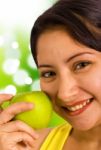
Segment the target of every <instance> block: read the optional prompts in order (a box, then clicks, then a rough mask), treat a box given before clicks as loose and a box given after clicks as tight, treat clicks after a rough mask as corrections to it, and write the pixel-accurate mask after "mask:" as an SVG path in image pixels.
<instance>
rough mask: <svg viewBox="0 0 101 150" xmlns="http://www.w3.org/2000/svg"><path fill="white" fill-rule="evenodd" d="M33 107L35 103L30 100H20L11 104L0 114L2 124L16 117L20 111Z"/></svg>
mask: <svg viewBox="0 0 101 150" xmlns="http://www.w3.org/2000/svg"><path fill="white" fill-rule="evenodd" d="M32 108H33V104H32V103H29V102H19V103H14V104H12V105H11V106H9V107H7V108H6V109H5V110H3V111H2V112H1V114H0V125H1V124H4V123H7V122H8V121H10V120H11V119H13V118H14V116H15V115H17V114H18V113H21V112H24V111H27V110H30V109H32Z"/></svg>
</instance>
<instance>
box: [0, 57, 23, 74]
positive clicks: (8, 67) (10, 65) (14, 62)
mask: <svg viewBox="0 0 101 150" xmlns="http://www.w3.org/2000/svg"><path fill="white" fill-rule="evenodd" d="M19 64H20V61H19V60H18V59H7V60H6V61H5V62H4V64H3V70H4V71H5V73H7V74H9V75H11V74H14V73H15V72H16V71H17V69H18V67H19Z"/></svg>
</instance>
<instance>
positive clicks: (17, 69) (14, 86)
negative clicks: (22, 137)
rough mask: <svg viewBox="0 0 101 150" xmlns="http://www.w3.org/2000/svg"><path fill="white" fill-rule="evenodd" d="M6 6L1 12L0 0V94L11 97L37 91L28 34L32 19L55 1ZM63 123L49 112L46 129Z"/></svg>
mask: <svg viewBox="0 0 101 150" xmlns="http://www.w3.org/2000/svg"><path fill="white" fill-rule="evenodd" d="M8 2H9V3H8V4H6V5H7V7H6V8H5V3H7V1H6V0H0V11H1V12H0V93H11V94H14V95H15V94H17V93H21V92H26V91H33V90H40V85H39V77H38V71H37V68H36V65H35V63H34V60H33V58H32V55H31V51H30V45H29V39H30V30H31V27H32V26H33V23H34V21H35V20H36V18H37V17H38V16H39V15H40V14H41V13H42V12H43V11H44V10H46V9H47V8H49V7H50V6H51V5H52V4H53V3H54V2H56V0H47V1H46V0H26V1H24V0H20V1H19V0H18V1H17V0H13V1H12V0H8ZM39 3H40V4H39ZM6 105H7V103H6ZM63 122H64V120H63V119H62V118H60V117H59V116H58V115H57V114H56V113H55V112H53V115H52V118H51V121H50V123H49V126H56V125H58V124H61V123H63Z"/></svg>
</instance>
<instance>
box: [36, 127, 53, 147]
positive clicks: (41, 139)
mask: <svg viewBox="0 0 101 150" xmlns="http://www.w3.org/2000/svg"><path fill="white" fill-rule="evenodd" d="M52 129H53V128H45V129H41V130H38V131H37V133H38V134H39V138H38V139H37V140H35V143H34V148H35V150H39V148H40V147H41V145H42V143H43V142H44V140H45V139H46V137H47V136H48V134H49V133H50V132H51V130H52Z"/></svg>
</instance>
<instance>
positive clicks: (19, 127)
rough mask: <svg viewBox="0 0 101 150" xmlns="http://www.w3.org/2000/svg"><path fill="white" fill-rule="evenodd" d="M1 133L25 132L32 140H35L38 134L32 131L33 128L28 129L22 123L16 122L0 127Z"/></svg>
mask: <svg viewBox="0 0 101 150" xmlns="http://www.w3.org/2000/svg"><path fill="white" fill-rule="evenodd" d="M0 131H1V132H7V133H11V132H15V131H16V132H17V131H19V132H20V131H21V132H27V133H28V134H29V135H30V136H32V138H34V139H37V138H38V133H37V132H36V131H34V130H33V128H31V127H29V126H28V125H27V124H25V123H24V122H22V121H19V120H16V121H12V122H9V123H6V124H4V125H3V126H1V127H0Z"/></svg>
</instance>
